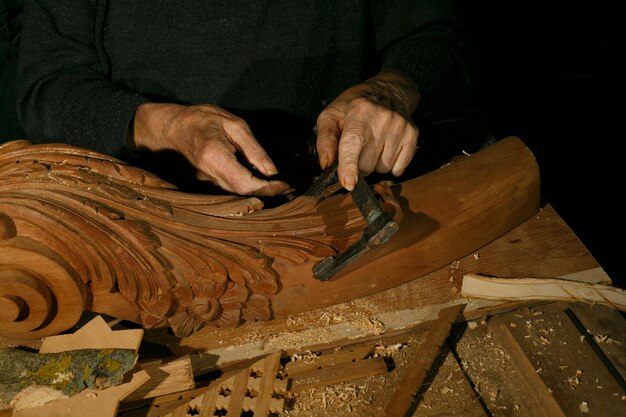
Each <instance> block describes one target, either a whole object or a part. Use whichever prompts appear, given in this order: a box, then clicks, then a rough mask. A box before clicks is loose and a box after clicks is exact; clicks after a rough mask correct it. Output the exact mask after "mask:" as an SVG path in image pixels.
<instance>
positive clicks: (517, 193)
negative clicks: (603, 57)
mask: <svg viewBox="0 0 626 417" xmlns="http://www.w3.org/2000/svg"><path fill="white" fill-rule="evenodd" d="M376 190H377V191H378V192H379V193H380V194H381V199H382V200H383V205H384V206H385V207H386V208H387V209H388V210H390V211H392V212H393V213H394V215H395V216H396V218H397V219H399V220H400V229H399V231H398V233H397V234H396V235H395V236H394V237H393V238H392V239H391V240H390V241H389V242H388V243H386V244H385V245H384V246H382V247H380V248H378V249H376V250H375V251H373V252H370V253H368V254H367V255H366V256H364V257H362V259H359V260H358V261H357V262H355V263H354V264H352V265H351V266H350V267H348V268H347V269H346V270H344V271H342V272H341V273H340V274H338V275H337V276H336V277H335V278H333V279H332V280H331V281H329V282H320V281H318V280H316V279H315V278H314V277H313V273H312V269H313V266H314V265H315V263H316V262H318V261H319V260H320V259H322V258H323V257H325V256H327V255H332V254H336V253H337V251H343V250H345V248H346V247H348V246H349V245H350V244H351V243H353V242H354V241H356V240H357V239H359V237H360V234H361V231H362V230H363V228H364V220H363V219H362V216H361V214H360V212H359V211H358V209H357V208H356V207H355V206H354V205H353V203H352V199H351V197H350V196H349V195H347V194H337V195H333V196H330V197H319V198H318V197H304V196H303V197H298V198H296V199H295V200H293V201H291V202H289V203H287V204H284V205H282V206H279V207H276V208H271V209H262V203H261V201H260V200H258V199H256V198H245V197H234V196H209V195H206V196H203V195H197V194H186V193H183V192H180V191H177V190H176V189H175V188H174V187H173V186H171V185H170V184H168V183H165V182H164V181H162V180H160V179H159V178H158V177H156V176H154V175H153V174H150V173H148V172H146V171H143V170H140V169H138V168H135V167H133V166H129V165H127V164H125V163H123V162H121V161H119V160H116V159H114V158H111V157H108V156H106V155H102V154H99V153H95V152H92V151H88V150H85V149H81V148H77V147H72V146H69V145H60V144H59V145H32V144H31V143H29V142H27V141H14V142H9V143H7V144H4V145H3V146H0V334H2V335H4V336H7V337H14V338H39V337H42V336H46V335H51V334H56V333H59V332H62V331H64V330H66V329H68V328H69V327H71V326H72V325H74V324H75V323H76V322H77V321H78V319H79V317H80V316H81V314H82V312H83V311H85V310H92V311H96V312H99V313H104V314H108V315H111V316H114V317H118V318H122V319H125V320H131V321H134V322H137V323H140V324H142V325H143V326H144V327H147V328H150V327H159V326H168V325H169V326H171V328H172V329H173V331H174V332H175V333H176V334H177V335H186V334H189V333H191V332H192V331H194V330H197V329H198V328H200V327H202V326H204V325H212V326H220V327H226V326H237V325H239V324H241V323H243V322H244V321H256V320H268V319H270V318H272V317H273V316H284V315H288V314H293V313H297V312H301V311H305V310H310V309H315V308H319V307H323V306H328V305H332V304H335V303H339V302H343V301H347V300H350V299H354V298H357V297H362V296H365V295H368V294H372V293H374V292H377V291H381V290H383V289H387V288H391V287H393V286H397V285H399V284H401V283H404V282H407V281H409V280H412V279H415V278H417V277H419V276H422V275H424V274H426V273H429V272H432V271H433V270H436V269H438V268H441V267H443V266H445V265H447V264H448V263H450V262H452V261H454V260H456V259H458V258H460V257H462V256H465V255H467V254H469V253H471V252H472V251H475V250H477V249H479V248H480V247H482V246H483V245H485V244H487V243H489V242H491V241H493V240H495V239H496V238H498V237H499V236H501V235H502V234H504V233H506V232H507V231H509V230H510V229H512V228H513V227H515V226H517V225H518V224H520V223H521V222H523V221H525V220H526V219H528V218H529V217H530V216H532V215H533V214H535V213H536V212H537V210H538V207H539V173H538V168H537V166H536V163H535V159H534V157H533V155H532V154H531V152H530V151H529V150H528V149H527V148H526V147H525V146H524V144H523V143H522V142H521V141H520V140H519V139H517V138H507V139H503V140H501V141H499V142H498V143H496V144H494V145H492V146H490V147H489V148H487V149H485V150H482V151H480V152H478V153H476V154H474V155H472V156H468V157H460V158H458V159H457V160H454V161H453V162H451V163H450V164H448V165H446V166H444V167H442V168H440V169H438V170H436V171H434V172H431V173H429V174H426V175H423V176H421V177H418V178H415V179H413V180H410V181H407V182H403V183H400V184H394V185H391V184H386V183H380V184H378V185H377V187H376Z"/></svg>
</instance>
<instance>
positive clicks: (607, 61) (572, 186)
mask: <svg viewBox="0 0 626 417" xmlns="http://www.w3.org/2000/svg"><path fill="white" fill-rule="evenodd" d="M460 4H461V6H462V9H463V12H464V14H465V19H466V25H467V30H468V39H469V41H470V45H471V46H472V48H473V49H474V51H475V53H476V58H477V62H478V63H479V66H478V71H477V73H478V89H477V92H478V94H477V96H478V103H479V108H480V111H481V114H482V115H483V117H484V120H485V122H486V124H487V125H488V126H489V127H490V129H491V130H492V132H493V134H494V136H495V137H496V138H502V137H504V136H509V135H515V136H519V137H520V138H521V139H522V140H523V141H524V142H525V143H526V144H527V145H528V146H529V147H530V148H531V150H532V151H533V153H534V154H535V156H536V157H537V160H538V163H539V167H540V170H541V176H542V194H543V197H544V198H545V200H546V201H547V202H549V203H550V204H551V205H552V206H553V207H554V208H555V209H556V211H557V212H558V213H559V214H560V215H561V216H562V217H563V218H564V220H565V221H566V223H567V224H568V225H569V226H570V227H571V228H572V229H573V230H574V232H575V233H576V235H577V236H578V237H579V238H580V239H581V240H582V241H583V243H584V244H585V245H586V246H587V248H588V249H589V250H590V251H591V253H592V254H593V255H594V257H595V258H596V260H597V261H598V262H599V263H600V264H601V265H602V267H603V268H604V269H605V270H606V272H607V273H608V274H609V276H611V278H612V279H613V281H614V285H616V286H620V287H622V288H625V287H626V268H625V266H624V265H625V263H624V260H623V257H624V256H626V252H625V250H624V249H625V248H626V245H625V244H624V240H623V238H624V217H623V214H624V210H623V206H622V204H621V199H622V196H623V194H624V191H625V190H626V187H625V185H624V166H623V162H622V161H623V158H624V155H625V153H624V151H625V148H626V147H625V145H624V140H625V139H626V137H625V136H626V135H625V133H624V128H623V126H622V125H623V123H624V122H625V121H626V115H625V113H624V110H625V109H624V107H625V106H624V100H625V98H626V96H625V95H624V94H625V93H626V91H625V90H626V89H625V88H624V87H625V84H624V76H625V74H626V71H625V66H624V64H623V63H621V62H620V61H623V60H624V57H623V54H624V51H626V47H625V46H624V41H625V40H626V34H625V33H624V28H625V27H626V24H625V23H624V21H623V14H620V13H618V12H617V10H616V6H614V5H613V4H609V2H606V3H605V2H602V1H601V2H597V1H596V2H578V1H561V0H550V1H513V2H512V1H495V0H493V1H492V0H484V1H480V0H479V1H469V0H466V1H461V2H460ZM615 4H616V3H615Z"/></svg>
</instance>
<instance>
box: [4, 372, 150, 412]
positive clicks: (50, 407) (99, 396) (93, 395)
mask: <svg viewBox="0 0 626 417" xmlns="http://www.w3.org/2000/svg"><path fill="white" fill-rule="evenodd" d="M149 378H150V377H149V376H148V373H147V372H146V371H144V370H142V369H141V368H138V367H137V368H135V371H134V372H133V373H132V376H131V379H130V380H129V381H128V382H125V383H123V384H120V385H115V386H113V387H109V388H106V389H104V390H101V391H93V390H90V389H88V390H84V391H81V392H80V393H79V394H77V395H74V396H73V397H70V398H67V399H62V400H56V401H52V402H49V403H47V404H45V405H43V406H40V407H34V408H23V409H19V410H16V411H14V412H13V416H12V417H42V416H45V417H85V416H89V417H115V415H116V414H117V409H118V406H119V402H120V401H121V400H123V399H124V398H125V397H126V396H127V395H128V394H130V393H131V392H133V391H134V390H136V389H137V388H139V387H140V386H141V385H142V384H144V383H145V382H146V381H148V379H149Z"/></svg>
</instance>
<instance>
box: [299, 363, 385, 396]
mask: <svg viewBox="0 0 626 417" xmlns="http://www.w3.org/2000/svg"><path fill="white" fill-rule="evenodd" d="M385 372H387V364H386V363H385V360H384V358H370V359H365V360H362V361H358V362H348V363H342V364H339V365H334V366H329V367H326V368H322V369H317V370H313V371H307V372H302V373H300V374H297V375H296V376H295V377H294V378H292V383H291V386H290V389H289V390H290V391H292V392H298V391H304V390H307V389H311V388H316V387H321V386H324V385H333V384H338V383H340V382H345V381H352V380H355V379H359V378H364V377H367V376H371V375H379V374H383V373H385Z"/></svg>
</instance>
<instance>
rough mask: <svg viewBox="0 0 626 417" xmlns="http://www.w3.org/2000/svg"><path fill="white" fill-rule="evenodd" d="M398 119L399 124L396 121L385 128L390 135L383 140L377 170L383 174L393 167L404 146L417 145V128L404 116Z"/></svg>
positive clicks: (412, 146) (411, 146)
mask: <svg viewBox="0 0 626 417" xmlns="http://www.w3.org/2000/svg"><path fill="white" fill-rule="evenodd" d="M398 119H399V121H400V123H399V124H398V123H395V124H393V125H391V126H388V127H387V128H386V129H385V131H386V132H387V133H388V137H387V140H385V141H384V142H383V149H382V151H381V153H380V156H379V158H378V161H377V162H376V172H379V173H381V174H384V173H387V172H390V171H391V170H392V169H393V167H394V166H395V164H396V162H397V161H398V157H399V155H400V152H401V151H402V149H403V147H404V146H407V147H408V148H409V149H412V148H413V149H414V148H416V147H417V128H416V127H415V126H414V125H413V124H411V123H409V122H407V121H406V120H404V119H403V118H402V119H400V117H398ZM411 157H412V155H411ZM409 162H410V161H409ZM399 169H400V168H399Z"/></svg>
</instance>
